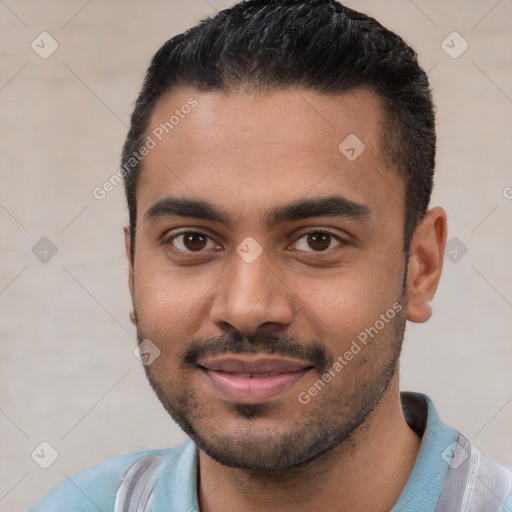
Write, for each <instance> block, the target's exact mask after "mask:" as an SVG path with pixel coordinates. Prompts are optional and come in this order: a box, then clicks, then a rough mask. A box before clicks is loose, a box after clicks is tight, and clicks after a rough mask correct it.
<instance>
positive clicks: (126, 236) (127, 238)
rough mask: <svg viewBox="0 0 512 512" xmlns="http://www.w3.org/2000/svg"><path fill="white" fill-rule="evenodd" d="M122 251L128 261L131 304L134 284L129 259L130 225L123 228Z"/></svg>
mask: <svg viewBox="0 0 512 512" xmlns="http://www.w3.org/2000/svg"><path fill="white" fill-rule="evenodd" d="M124 249H125V252H126V258H127V259H128V287H129V288H130V295H131V296H132V302H134V300H135V296H134V284H133V261H132V257H131V236H130V225H129V224H126V226H125V227H124Z"/></svg>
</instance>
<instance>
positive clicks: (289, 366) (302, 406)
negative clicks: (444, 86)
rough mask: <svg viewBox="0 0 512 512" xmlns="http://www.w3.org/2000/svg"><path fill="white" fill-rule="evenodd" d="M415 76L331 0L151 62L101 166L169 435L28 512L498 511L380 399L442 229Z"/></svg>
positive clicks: (474, 453) (416, 318) (292, 2)
mask: <svg viewBox="0 0 512 512" xmlns="http://www.w3.org/2000/svg"><path fill="white" fill-rule="evenodd" d="M434 157H435V122H434V113H433V105H432V100H431V95H430V90H429V85H428V80H427V77H426V74H425V72H424V71H423V70H422V69H421V68H420V67H419V65H418V63H417V58H416V54H415V53H414V52H413V50H412V49H411V48H409V47H408V46H407V45H406V44H405V43H404V42H403V40H402V39H401V38H400V37H398V36H397V35H395V34H393V33H392V32H390V31H388V30H386V29H385V28H383V27H382V26H381V25H380V24H379V23H377V22H376V21H375V20H374V19H372V18H369V17H367V16H365V15H363V14H360V13H357V12H355V11H353V10H350V9H348V8H346V7H344V6H342V5H341V4H339V3H337V2H335V1H334V0H308V1H306V0H275V1H272V0H250V1H247V2H242V3H240V4H237V5H235V6H234V7H232V8H230V9H227V10H225V11H222V12H220V13H218V14H217V15H216V16H214V17H212V18H209V19H207V20H204V21H203V22H201V23H200V24H199V25H197V26H196V27H194V28H192V29H190V30H189V31H187V32H185V33H184V34H180V35H178V36H176V37H174V38H172V39H171V40H169V41H168V42H167V43H165V44H164V46H163V47H162V48H161V49H160V50H159V51H158V52H157V54H156V55H155V57H154V58H153V61H152V63H151V66H150V68H149V69H148V73H147V75H146V80H145V82H144V85H143V88H142V91H141V93H140V95H139V98H138V101H137V103H136V106H135V110H134V113H133V116H132V120H131V127H130V131H129V134H128V136H127V140H126V142H125V145H124V151H123V165H122V174H123V176H124V179H125V188H126V196H127V201H128V208H129V225H128V226H127V227H126V228H125V239H126V253H127V257H128V261H129V268H130V270H129V286H130V291H131V295H132V299H133V308H134V309H133V312H132V313H131V317H132V320H133V322H134V323H135V325H136V326H137V338H138V341H139V344H140V351H141V356H142V358H143V361H144V363H145V365H144V368H145V371H146V374H147V377H148V380H149V382H150V383H151V386H152V387H153V389H154V391H155V393H156V394H157V396H158V398H159V399H160V401H161V402H162V404H163V406H164V407H165V408H166V410H167V411H168V412H169V413H170V415H171V416H172V417H173V418H174V420H175V421H176V422H177V423H178V424H179V425H180V426H181V427H182V428H183V430H184V431H185V432H186V433H187V434H188V435H189V436H190V438H191V440H189V441H187V442H186V443H185V444H183V445H181V446H179V447H176V448H171V449H166V450H165V449H164V450H148V451H145V452H139V453H131V454H128V455H124V456H122V457H118V458H116V459H113V460H110V461H107V462H105V463H103V464H100V465H99V466H97V467H95V468H92V469H90V470H88V471H85V472H83V473H80V474H79V475H76V476H74V477H72V478H71V479H70V480H67V481H65V482H63V483H62V484H61V485H59V486H58V487H56V488H55V489H54V490H53V491H51V492H50V493H49V494H48V495H46V496H45V497H44V498H43V499H42V500H41V501H39V502H38V503H37V504H36V505H34V507H33V508H32V509H31V510H33V511H37V512H43V511H52V512H57V511H61V510H62V511H64V510H66V511H70V510H72V511H86V510H87V511H89V510H91V511H92V510H102V511H108V510H113V511H128V510H130V511H131V510H137V511H146V512H148V511H151V510H152V511H154V512H164V511H183V512H185V511H189V512H192V511H198V510H200V511H201V512H217V511H223V512H232V511H244V512H245V511H289V510H292V509H298V510H307V511H310V510H311V511H313V510H341V511H351V512H359V511H368V510H372V511H375V512H381V511H382V512H384V511H389V510H392V511H421V512H428V511H436V512H441V511H458V510H465V511H485V512H491V511H505V510H508V511H510V510H512V471H511V470H510V469H508V468H505V467H504V466H502V465H501V464H499V463H498V462H496V461H494V460H492V459H490V458H489V457H487V456H486V455H484V454H481V453H480V452H479V451H478V450H477V449H476V448H475V447H474V446H473V445H472V444H471V443H470V442H469V441H468V440H467V439H466V438H465V437H464V436H463V435H461V434H459V433H458V432H457V431H455V430H453V429H452V428H450V427H448V426H446V425H444V424H443V423H442V422H441V421H440V420H439V418H438V416H437V414H436V411H435V408H434V406H433V404H432V402H431V401H430V400H429V398H428V397H426V396H424V395H421V394H418V393H400V391H399V375H398V361H399V356H400V352H401V346H402V341H403V336H404V331H405V325H406V321H407V320H409V321H412V322H425V321H427V320H428V319H429V318H430V316H431V307H430V302H431V300H432V298H433V296H434V294H435V291H436V288H437V285H438V282H439V279H440V276H441V270H442V264H443V250H444V245H445V241H446V232H447V227H446V225H447V223H446V214H445V212H444V210H443V209H441V208H433V209H430V210H429V209H428V206H429V201H430V195H431V191H432V182H433V173H434Z"/></svg>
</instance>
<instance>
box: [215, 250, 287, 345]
mask: <svg viewBox="0 0 512 512" xmlns="http://www.w3.org/2000/svg"><path fill="white" fill-rule="evenodd" d="M232 260H233V261H232V262H230V270H229V271H228V272H227V273H226V274H225V275H224V277H223V278H222V279H221V281H220V282H219V283H218V285H217V288H216V290H215V297H214V300H213V304H212V307H211V309H210V319H211V321H212V322H214V323H215V324H216V325H217V326H218V327H219V328H221V329H223V330H228V331H231V330H233V329H237V330H238V331H239V332H241V333H242V334H244V335H248V334H252V333H254V332H256V331H257V330H258V329H259V328H261V327H262V326H265V328H267V329H268V328H271V329H279V328H283V327H285V326H288V325H289V324H290V323H291V321H292V317H293V307H292V304H293V302H292V297H293V293H292V290H291V289H290V288H289V287H288V286H287V285H286V283H285V282H284V280H283V279H282V278H281V277H280V276H279V274H278V270H277V269H276V268H273V266H272V265H271V262H269V259H268V258H267V257H266V254H265V251H264V252H263V253H262V254H261V255H260V256H259V257H258V258H257V259H256V260H255V261H252V262H251V263H248V262H247V261H244V259H242V258H241V257H240V256H239V255H238V254H234V255H233V258H232Z"/></svg>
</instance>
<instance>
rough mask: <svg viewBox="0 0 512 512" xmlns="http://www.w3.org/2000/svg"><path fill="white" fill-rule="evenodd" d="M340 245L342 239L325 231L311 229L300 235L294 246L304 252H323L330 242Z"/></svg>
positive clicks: (329, 246) (329, 245) (328, 247)
mask: <svg viewBox="0 0 512 512" xmlns="http://www.w3.org/2000/svg"><path fill="white" fill-rule="evenodd" d="M333 240H334V241H336V242H337V243H336V245H340V243H341V242H342V240H341V239H340V238H339V237H337V236H336V235H333V234H332V233H329V232H327V231H311V232H310V233H305V234H304V235H302V236H301V237H300V238H299V239H298V240H297V243H296V248H297V249H299V250H301V251H306V252H324V251H326V250H327V249H330V248H331V244H332V242H333Z"/></svg>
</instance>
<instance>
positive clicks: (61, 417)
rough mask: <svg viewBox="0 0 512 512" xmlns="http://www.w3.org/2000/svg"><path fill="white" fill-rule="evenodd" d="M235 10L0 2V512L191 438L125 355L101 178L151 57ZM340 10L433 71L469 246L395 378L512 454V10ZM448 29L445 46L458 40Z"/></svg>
mask: <svg viewBox="0 0 512 512" xmlns="http://www.w3.org/2000/svg"><path fill="white" fill-rule="evenodd" d="M228 5H229V2H222V1H218V2H215V1H213V0H209V1H208V2H207V1H203V0H193V1H187V2H185V1H177V0H172V1H169V0H165V1H163V0H162V1H153V2H142V1H140V0H138V1H135V0H134V1H121V0H111V1H109V2H101V1H99V0H93V1H91V2H86V1H85V0H76V1H64V0H60V1H58V0H53V1H48V2H31V1H28V0H20V1H13V0H11V1H9V2H7V1H6V2H1V3H0V48H1V59H0V113H1V124H0V144H1V151H0V162H1V168H0V169H1V188H0V233H1V237H0V258H1V266H0V303H1V305H0V307H1V331H0V332H1V345H0V350H1V358H0V365H1V367H0V379H1V392H0V432H1V445H0V453H1V456H0V466H1V469H0V511H6V512H7V511H8V512H13V511H21V510H25V509H26V508H27V507H28V506H29V505H30V504H31V503H33V502H34V501H35V500H36V499H37V498H38V497H39V496H41V495H42V494H43V493H44V492H46V491H48V490H49V489H50V488H51V487H53V486H54V485H55V484H56V483H57V482H59V481H60V480H62V479H64V478H65V477H66V475H67V476H70V475H72V474H74V473H76V472H78V471H81V470H83V469H86V468H88V467H90V466H93V465H95V464H98V463H100V462H102V461H104V460H105V459H107V458H110V457H114V456H117V455H120V454H123V453H127V452H130V451H135V450H142V449H147V448H159V447H166V446H172V445H176V444H178V443H180V442H182V441H183V440H184V439H185V436H184V434H183V433H182V432H181V431H180V430H179V428H178V427H177V426H176V425H175V424H174V423H173V422H172V420H171V419H170V418H169V417H168V415H167V413H166V412H165V411H164V410H163V408H162V407H161V405H160V403H159V402H158V400H157V399H156V397H155V396H154V395H153V392H152V391H151V389H150V387H149V385H148V384H147V382H146V379H145V376H144V372H143V369H142V367H141V365H140V363H139V362H138V360H137V359H136V358H135V357H134V355H133V353H132V351H133V348H134V346H135V330H134V327H133V326H132V324H131V323H130V321H129V318H128V312H129V309H130V305H131V304H130V298H129V293H128V287H127V263H126V260H125V255H124V246H123V237H122V227H123V225H124V223H125V222H126V220H127V212H126V208H125V204H124V196H123V189H122V186H121V185H119V186H117V187H116V188H115V189H114V190H113V191H112V192H110V193H109V194H108V195H107V197H105V198H104V199H103V200H97V199H95V198H94V196H93V190H94V188H95V187H98V186H101V185H102V184H103V183H105V181H107V180H108V179H109V177H110V176H111V175H112V174H114V173H115V172H116V170H117V169H118V167H119V155H120V150H121V146H122V143H123V141H124V137H125V135H126V132H127V124H128V121H129V115H130V113H131V110H132V106H133V102H134V100H135V98H136V95H137V93H138V90H139V87H140V85H141V83H142V79H143V76H144V72H145V70H146V67H147V65H148V63H149V60H150V58H151V57H152V55H153V54H154V52H155V51H156V50H157V49H158V48H159V47H160V46H161V45H162V44H163V42H164V41H166V40H167V39H168V38H170V37H171V36H173V35H175V34H177V33H179V32H181V31H183V30H185V29H186V28H188V27H189V26H191V25H192V24H194V23H195V22H197V21H198V20H199V19H201V18H203V17H205V16H207V15H209V14H211V13H213V12H214V9H219V8H222V7H226V6H228ZM347 5H348V6H351V7H354V8H356V9H359V10H361V11H363V12H366V13H367V14H370V15H372V16H375V17H376V18H377V19H378V20H379V21H381V22H382V23H383V24H384V25H385V26H387V27H388V28H390V29H392V30H395V31H396V32H398V33H399V34H400V35H401V36H402V37H403V38H404V39H405V40H406V41H407V42H408V43H409V44H410V45H412V46H413V47H414V48H415V49H416V50H417V52H418V54H419V57H420V61H421V64H422V65H423V67H424V68H425V70H427V71H429V76H430V80H431V84H432V87H433V92H434V99H435V103H436V105H437V112H438V113H437V123H438V141H439V142H438V158H437V177H436V189H435V193H434V197H433V201H432V205H442V206H443V207H444V208H445V209H446V210H447V212H448V216H449V238H450V239H451V238H453V237H456V238H457V239H458V240H459V242H457V241H455V242H453V241H452V242H451V243H452V244H455V243H459V246H458V247H457V246H455V245H452V246H450V247H451V250H452V252H453V250H456V251H458V252H457V254H455V253H453V254H452V255H451V258H452V259H453V256H454V255H455V256H457V258H458V260H457V261H455V262H454V261H451V259H449V258H446V261H445V269H444V275H443V278H442V280H441V284H440V288H439V290H438V293H437V295H436V298H435V300H434V302H433V308H434V314H433V318H432V319H431V320H430V321H429V322H428V323H426V324H420V325H416V324H411V325H409V326H408V329H407V332H406V337H405V344H404V351H403V358H402V363H401V376H402V384H401V387H402V389H404V390H414V391H419V392H423V393H426V394H428V395H429V396H430V397H431V398H432V399H433V400H434V403H435V404H436V406H437V408H438V412H439V414H440V416H441V418H442V419H443V420H444V421H445V422H446V423H448V424H449V425H451V426H453V427H455V428H457V429H458V430H459V431H461V432H462V433H464V434H465V435H466V436H467V437H469V438H470V439H472V440H473V442H475V443H476V445H477V446H478V447H479V448H481V449H482V450H483V451H485V452H487V453H489V454H490V455H492V456H493V457H495V458H497V459H498V460H500V461H502V462H504V463H506V464H509V465H512V438H511V432H512V376H511V371H510V369H511V368H512V366H511V360H512V344H511V334H510V333H511V330H512V321H511V318H512V315H511V313H512V309H511V308H512V280H511V277H512V263H511V262H512V237H511V230H510V226H511V220H512V200H511V199H510V198H512V188H507V187H512V175H511V171H510V170H511V168H512V167H511V163H512V151H511V137H510V135H511V128H510V126H511V111H512V100H511V98H512V86H511V84H512V80H511V78H512V76H511V75H512V73H511V56H512V51H511V34H512V16H511V14H512V12H511V11H512V4H511V3H510V2H509V1H499V2H496V1H495V0H480V1H472V2H467V1H462V0H457V1H451V2H444V1H441V0H435V1H429V2H427V1H426V0H415V1H414V2H413V1H412V0H411V1H409V0H392V1H386V2H381V1H376V0H373V1H370V0H368V1H364V0H359V1H350V2H347ZM43 31H46V32H48V33H49V34H51V36H52V37H53V38H54V39H55V40H56V41H57V42H58V45H59V46H58V49H57V50H56V51H55V52H54V53H53V54H52V55H51V56H50V57H48V58H47V59H43V58H41V57H40V56H39V55H38V54H37V53H36V52H35V51H34V50H33V49H32V47H31V43H32V41H33V40H35V41H36V43H37V42H38V41H39V43H38V44H39V47H41V46H42V44H41V43H40V39H41V38H38V36H39V34H40V33H41V32H43ZM454 31H456V32H458V33H459V34H460V35H461V36H462V37H463V38H464V40H465V41H467V43H468V44H469V46H468V48H467V50H466V51H465V52H464V53H463V54H462V55H460V56H459V57H458V58H452V57H451V56H450V55H448V54H447V53H446V52H445V50H444V49H443V47H442V42H443V41H444V40H445V39H446V38H447V36H449V35H450V34H452V32H454ZM44 37H46V36H44ZM453 37H454V36H451V39H448V40H447V41H448V44H449V45H450V46H453V47H454V48H453V49H452V50H451V51H452V53H453V52H454V51H457V50H460V48H461V46H460V45H461V44H462V40H460V39H455V40H454V39H453ZM455 37H458V36H455ZM452 40H453V41H454V42H453V43H452V42H451V41H452ZM45 41H46V43H45V48H46V50H48V48H49V44H50V41H49V39H45ZM445 45H446V43H445ZM40 50H42V48H40ZM507 197H508V199H507ZM43 237H47V238H48V239H50V240H51V242H52V243H53V244H54V246H55V247H56V248H57V253H56V254H55V255H54V256H53V257H51V259H49V261H47V262H46V263H45V262H42V261H40V259H38V258H37V257H36V255H34V253H33V247H34V245H35V244H36V243H38V241H39V240H40V239H41V238H43ZM47 243H48V242H46V241H43V242H40V244H43V245H42V246H36V249H37V250H35V249H34V251H35V252H36V253H37V252H38V250H39V251H41V250H42V249H41V247H43V249H44V248H45V247H46V246H45V245H44V244H47ZM461 244H463V245H461ZM463 246H464V247H466V248H467V253H466V254H464V255H463V256H462V257H461V254H462V252H461V248H463ZM48 247H50V248H51V246H48ZM48 247H46V248H47V249H48ZM49 254H51V253H49ZM43 441H46V442H49V443H50V444H51V445H52V446H53V447H54V448H55V449H56V450H57V452H58V454H59V457H58V459H57V460H56V461H55V463H54V464H52V465H51V466H50V467H49V468H48V469H46V470H44V469H42V468H41V467H39V466H38V465H37V464H36V463H35V462H34V460H33V459H32V458H31V453H32V452H33V450H34V449H35V448H36V447H38V446H39V445H40V443H41V442H43ZM36 453H38V452H37V451H36ZM46 453H48V451H46ZM45 456H47V455H45Z"/></svg>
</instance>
